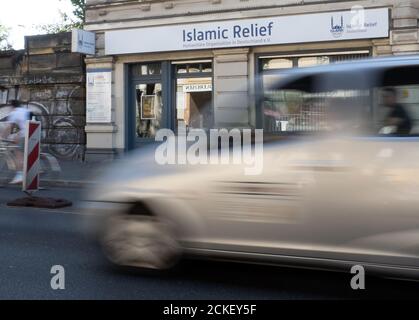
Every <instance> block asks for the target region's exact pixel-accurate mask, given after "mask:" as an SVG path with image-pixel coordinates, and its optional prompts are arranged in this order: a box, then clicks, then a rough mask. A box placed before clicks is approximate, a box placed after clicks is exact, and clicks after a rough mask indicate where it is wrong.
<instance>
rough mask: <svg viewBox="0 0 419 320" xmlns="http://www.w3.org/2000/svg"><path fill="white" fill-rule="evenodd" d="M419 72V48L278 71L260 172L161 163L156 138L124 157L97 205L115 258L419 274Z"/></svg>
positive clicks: (263, 97)
mask: <svg viewBox="0 0 419 320" xmlns="http://www.w3.org/2000/svg"><path fill="white" fill-rule="evenodd" d="M418 75H419V57H395V58H383V59H368V60H365V61H357V62H349V63H341V64H334V65H328V66H321V67H314V68H304V69H298V70H292V71H291V72H290V73H289V74H287V76H285V77H283V76H281V77H279V78H280V79H279V80H278V81H272V83H271V84H270V86H269V87H265V88H264V90H262V92H260V94H258V95H257V97H256V99H257V100H258V101H259V102H260V105H261V108H263V112H264V119H263V123H264V129H265V134H266V141H268V140H273V141H271V142H269V143H268V142H267V143H265V145H264V148H263V170H262V172H261V174H259V175H245V174H244V170H243V169H244V166H245V165H244V164H243V165H237V164H223V165H221V164H219V165H166V166H161V165H159V164H158V163H156V160H155V152H156V146H148V147H146V148H142V149H140V150H138V151H136V152H135V153H133V154H131V155H129V156H127V157H126V158H125V159H123V160H121V161H117V162H116V163H115V164H113V165H112V166H111V167H110V168H109V170H108V171H107V173H106V174H105V175H104V176H103V177H101V179H100V184H99V185H98V186H97V187H95V188H94V189H93V190H90V192H89V194H88V197H87V198H88V199H87V201H86V202H85V207H86V210H87V211H86V212H89V213H96V214H99V215H101V216H102V217H103V218H101V219H100V223H99V224H97V225H95V228H96V229H95V230H96V231H97V235H98V239H99V240H100V242H101V244H102V245H103V248H104V251H105V253H106V255H107V257H108V258H109V259H110V260H111V261H112V262H114V263H116V264H118V265H123V266H135V267H140V268H146V269H154V270H155V269H157V270H165V269H168V268H170V267H172V266H174V265H175V264H176V262H178V261H179V259H180V258H181V257H183V256H189V255H192V256H195V257H205V258H214V259H228V260H235V261H245V262H253V263H266V264H275V265H287V266H295V267H304V268H305V267H308V268H320V269H334V270H345V271H348V272H349V270H350V267H351V266H353V265H363V266H364V267H365V268H366V270H367V272H374V273H378V274H382V275H384V276H388V277H403V278H412V279H413V278H418V276H419V138H418V137H416V132H417V129H416V122H418V123H419V76H418ZM388 94H390V95H393V97H389V96H388ZM386 95H387V96H386ZM390 98H393V100H394V101H393V102H392V103H394V104H396V103H397V104H398V107H400V106H403V107H402V109H403V110H404V111H405V114H404V115H402V116H400V115H399V113H400V112H399V113H397V112H394V110H395V109H394V110H393V109H392V108H393V107H392V106H389V105H386V103H387V104H388V101H389V100H390ZM407 117H408V118H407ZM407 122H409V125H408V126H407V125H405V124H406V123H407ZM287 124H288V125H287ZM406 127H407V128H408V130H401V129H406ZM399 129H400V130H399ZM268 136H270V137H275V136H277V137H280V139H279V141H275V140H276V139H268ZM284 137H285V138H284ZM287 137H289V139H287ZM296 137H297V138H296Z"/></svg>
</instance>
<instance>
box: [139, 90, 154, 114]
mask: <svg viewBox="0 0 419 320" xmlns="http://www.w3.org/2000/svg"><path fill="white" fill-rule="evenodd" d="M155 101H156V96H155V95H146V96H142V97H141V119H142V120H153V119H156V108H155V104H154V103H155Z"/></svg>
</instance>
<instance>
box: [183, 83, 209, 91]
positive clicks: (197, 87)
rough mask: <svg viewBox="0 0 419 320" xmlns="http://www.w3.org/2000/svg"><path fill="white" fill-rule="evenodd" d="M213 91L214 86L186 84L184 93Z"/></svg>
mask: <svg viewBox="0 0 419 320" xmlns="http://www.w3.org/2000/svg"><path fill="white" fill-rule="evenodd" d="M206 91H212V84H208V83H202V84H186V85H184V86H183V92H206Z"/></svg>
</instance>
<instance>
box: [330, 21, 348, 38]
mask: <svg viewBox="0 0 419 320" xmlns="http://www.w3.org/2000/svg"><path fill="white" fill-rule="evenodd" d="M344 31H345V26H344V23H343V16H340V21H338V22H336V21H335V19H334V17H333V16H332V17H331V18H330V32H331V33H332V35H333V37H335V38H340V37H341V36H342V35H343V32H344Z"/></svg>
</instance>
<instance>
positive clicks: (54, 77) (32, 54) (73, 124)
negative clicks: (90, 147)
mask: <svg viewBox="0 0 419 320" xmlns="http://www.w3.org/2000/svg"><path fill="white" fill-rule="evenodd" d="M83 60H84V57H83V55H81V54H78V53H72V52H71V33H59V34H53V35H41V36H29V37H26V38H25V49H24V50H18V51H15V50H12V51H6V52H1V53H0V121H3V120H6V118H7V115H8V113H9V112H10V111H11V110H12V108H11V106H10V103H9V102H10V101H11V100H19V101H20V102H21V103H22V105H23V106H24V107H27V108H28V109H29V110H30V111H31V112H32V113H33V114H35V115H36V116H37V118H38V119H39V120H41V122H42V147H43V149H44V151H47V152H49V153H51V154H53V155H55V156H56V157H58V158H59V159H67V160H76V159H77V160H82V159H84V155H85V146H86V135H85V131H84V128H85V126H86V108H85V101H86V97H85V91H86V89H85V88H86V83H85V68H84V61H83Z"/></svg>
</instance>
